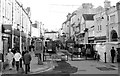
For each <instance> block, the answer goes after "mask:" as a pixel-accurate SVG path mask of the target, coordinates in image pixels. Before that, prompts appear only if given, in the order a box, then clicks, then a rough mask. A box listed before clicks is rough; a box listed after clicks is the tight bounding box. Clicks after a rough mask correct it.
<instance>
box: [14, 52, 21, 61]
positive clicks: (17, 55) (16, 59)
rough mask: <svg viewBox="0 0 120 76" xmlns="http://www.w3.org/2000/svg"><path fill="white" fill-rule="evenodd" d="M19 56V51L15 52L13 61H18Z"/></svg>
mask: <svg viewBox="0 0 120 76" xmlns="http://www.w3.org/2000/svg"><path fill="white" fill-rule="evenodd" d="M21 57H22V55H21V54H20V53H15V55H14V59H15V61H20V58H21Z"/></svg>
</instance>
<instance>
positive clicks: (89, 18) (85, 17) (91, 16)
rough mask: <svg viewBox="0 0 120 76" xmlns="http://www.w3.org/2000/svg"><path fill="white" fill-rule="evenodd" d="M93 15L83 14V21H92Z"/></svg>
mask: <svg viewBox="0 0 120 76" xmlns="http://www.w3.org/2000/svg"><path fill="white" fill-rule="evenodd" d="M94 15H95V14H83V18H84V19H85V20H94Z"/></svg>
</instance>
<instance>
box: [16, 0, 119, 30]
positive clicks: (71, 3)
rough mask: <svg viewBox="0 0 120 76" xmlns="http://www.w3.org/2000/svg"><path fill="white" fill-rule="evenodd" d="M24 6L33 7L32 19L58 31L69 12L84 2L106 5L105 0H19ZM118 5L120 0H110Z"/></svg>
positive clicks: (96, 5) (112, 3)
mask: <svg viewBox="0 0 120 76" xmlns="http://www.w3.org/2000/svg"><path fill="white" fill-rule="evenodd" d="M18 1H20V2H21V3H22V4H23V7H24V8H26V7H30V8H31V20H32V22H34V21H35V20H37V21H39V22H42V24H44V26H43V27H44V28H46V29H48V30H49V31H51V30H54V31H57V30H58V29H60V28H61V27H62V23H63V22H65V20H66V19H67V17H66V16H67V14H68V13H72V12H73V11H75V10H77V8H79V7H80V6H81V5H82V3H92V4H93V6H94V7H98V6H104V1H105V0H18ZM109 1H111V5H112V6H113V5H116V3H117V2H119V0H109Z"/></svg>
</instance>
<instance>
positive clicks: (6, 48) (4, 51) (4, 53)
mask: <svg viewBox="0 0 120 76" xmlns="http://www.w3.org/2000/svg"><path fill="white" fill-rule="evenodd" d="M8 46H9V45H8V38H6V39H4V40H3V57H4V60H5V58H6V54H7V53H8Z"/></svg>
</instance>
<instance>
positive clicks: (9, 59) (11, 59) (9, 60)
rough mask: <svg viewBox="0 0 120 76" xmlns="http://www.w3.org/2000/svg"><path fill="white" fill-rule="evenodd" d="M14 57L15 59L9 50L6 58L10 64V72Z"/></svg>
mask: <svg viewBox="0 0 120 76" xmlns="http://www.w3.org/2000/svg"><path fill="white" fill-rule="evenodd" d="M13 57H14V54H13V53H12V52H11V49H9V50H8V53H7V56H6V58H7V60H8V63H9V70H12V62H13Z"/></svg>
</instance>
